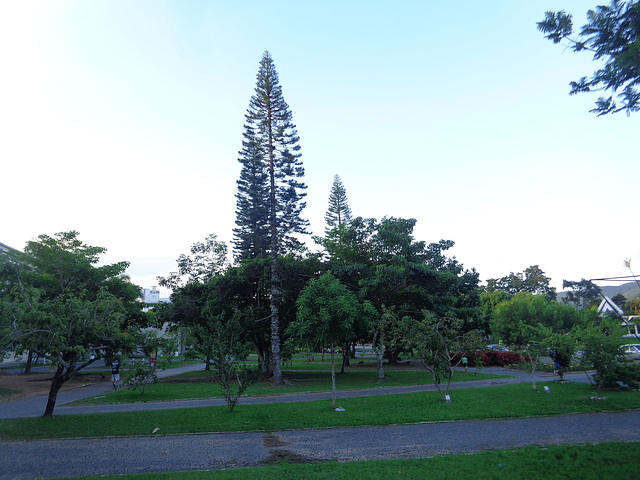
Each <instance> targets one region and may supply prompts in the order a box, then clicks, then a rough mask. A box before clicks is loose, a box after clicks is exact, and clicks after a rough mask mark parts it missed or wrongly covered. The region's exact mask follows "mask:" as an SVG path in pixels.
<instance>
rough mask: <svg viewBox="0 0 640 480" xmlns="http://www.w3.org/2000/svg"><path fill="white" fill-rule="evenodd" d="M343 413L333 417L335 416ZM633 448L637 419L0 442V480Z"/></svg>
mask: <svg viewBox="0 0 640 480" xmlns="http://www.w3.org/2000/svg"><path fill="white" fill-rule="evenodd" d="M342 414H347V415H348V412H343V413H336V415H342ZM607 441H633V442H638V441H640V413H639V412H637V411H631V412H616V413H592V414H578V415H562V416H557V417H545V418H529V419H518V420H488V421H465V422H443V423H425V424H413V425H391V426H383V427H378V426H376V427H350V428H349V427H347V428H328V429H319V430H289V431H274V432H240V433H217V434H200V435H166V436H145V437H122V438H81V439H68V440H41V441H32V442H0V452H2V454H1V455H0V479H18V478H33V477H40V476H43V477H73V476H82V475H117V474H124V473H145V472H164V471H183V470H212V469H222V468H237V467H251V466H260V465H264V464H267V463H270V462H272V461H277V460H279V459H284V458H289V459H295V460H298V461H308V462H312V461H323V460H339V461H352V460H377V459H390V458H420V457H429V456H433V455H444V454H450V453H472V452H479V451H484V450H496V449H505V448H520V447H523V446H527V445H541V446H544V445H559V444H566V443H598V442H607Z"/></svg>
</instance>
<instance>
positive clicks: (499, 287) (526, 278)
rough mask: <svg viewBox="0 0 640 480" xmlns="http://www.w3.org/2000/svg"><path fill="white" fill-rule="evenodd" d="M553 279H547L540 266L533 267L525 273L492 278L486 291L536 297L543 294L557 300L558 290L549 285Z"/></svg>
mask: <svg viewBox="0 0 640 480" xmlns="http://www.w3.org/2000/svg"><path fill="white" fill-rule="evenodd" d="M550 282H551V279H550V278H549V277H547V276H546V275H545V274H544V272H543V271H542V270H541V269H540V267H539V266H538V265H532V266H530V267H528V268H527V269H525V270H524V272H518V273H513V272H511V273H509V275H507V276H504V277H502V278H498V279H495V278H490V279H489V280H487V286H486V291H487V292H496V291H503V292H506V293H508V294H510V295H515V294H516V293H518V292H528V293H533V294H536V295H539V294H543V295H546V296H547V297H548V298H549V299H551V300H555V298H556V289H555V288H554V287H551V286H550V285H549V283H550Z"/></svg>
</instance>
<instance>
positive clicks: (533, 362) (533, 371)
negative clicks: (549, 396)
mask: <svg viewBox="0 0 640 480" xmlns="http://www.w3.org/2000/svg"><path fill="white" fill-rule="evenodd" d="M530 359H531V387H532V388H533V391H534V392H537V391H538V387H537V386H536V377H535V375H536V365H537V363H538V361H537V360H534V359H533V357H530Z"/></svg>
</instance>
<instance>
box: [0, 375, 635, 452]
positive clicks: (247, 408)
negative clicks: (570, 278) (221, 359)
mask: <svg viewBox="0 0 640 480" xmlns="http://www.w3.org/2000/svg"><path fill="white" fill-rule="evenodd" d="M549 385H550V387H551V390H552V393H551V394H546V393H540V392H533V391H532V389H531V385H530V384H518V385H505V386H495V387H488V388H474V389H461V390H455V391H451V392H450V393H451V398H452V402H451V403H448V404H447V403H444V402H442V401H441V399H440V395H439V394H438V393H437V392H424V393H411V394H401V395H379V396H373V397H360V398H344V399H339V400H338V404H339V406H341V407H344V408H345V409H346V412H335V411H333V409H332V408H331V402H330V401H329V400H322V401H313V402H301V403H276V404H267V405H242V404H240V405H238V406H237V407H236V409H235V410H234V411H233V413H227V411H226V407H204V408H189V409H179V410H157V411H140V412H131V413H109V414H91V415H61V416H54V417H52V418H41V417H40V418H25V419H17V420H3V421H0V439H2V440H20V439H26V440H29V439H39V438H64V437H102V436H113V435H149V434H151V432H152V431H153V430H154V429H155V428H159V429H160V433H161V434H172V433H198V432H227V431H250V430H283V429H297V428H326V427H342V426H356V425H389V424H406V423H416V422H435V421H453V420H472V419H488V418H508V417H512V418H518V417H529V416H536V415H559V414H565V413H573V412H597V411H610V410H622V409H635V408H640V393H638V392H633V391H619V392H608V393H607V396H608V400H606V401H592V400H589V397H591V396H592V395H593V392H592V390H591V386H590V385H587V384H581V383H567V384H556V383H549Z"/></svg>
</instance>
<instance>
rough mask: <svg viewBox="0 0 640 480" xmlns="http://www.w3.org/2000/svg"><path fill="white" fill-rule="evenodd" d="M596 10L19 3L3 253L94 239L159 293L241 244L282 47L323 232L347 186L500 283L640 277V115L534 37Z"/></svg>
mask: <svg viewBox="0 0 640 480" xmlns="http://www.w3.org/2000/svg"><path fill="white" fill-rule="evenodd" d="M600 3H602V2H600ZM595 4H596V3H593V2H591V1H572V0H545V1H538V0H536V1H527V2H516V1H513V0H510V1H507V0H505V1H484V2H478V1H471V0H467V1H459V2H435V1H397V2H382V1H351V2H349V1H331V2H328V1H324V2H308V1H289V2H282V1H271V2H264V1H243V2H232V1H226V2H222V1H124V0H109V1H95V0H94V1H81V0H77V1H65V0H57V1H56V2H48V1H44V0H43V1H18V0H5V1H4V2H2V3H0V61H1V62H2V70H3V74H2V75H1V76H0V127H1V128H0V158H2V165H3V169H2V179H3V182H2V189H1V190H0V201H1V204H2V205H3V228H2V229H0V241H1V242H3V243H6V244H8V245H11V246H13V247H16V248H22V247H23V246H24V244H25V242H26V241H28V240H29V239H31V238H34V237H36V236H37V235H39V234H41V233H47V234H53V233H55V232H58V231H64V230H70V229H75V230H78V231H80V233H81V238H82V239H83V240H84V241H85V242H87V243H90V244H93V245H99V246H104V247H106V248H107V249H108V250H109V254H108V257H107V260H108V261H119V260H128V261H130V262H131V268H130V270H129V273H130V275H131V276H132V278H133V280H134V282H136V283H137V284H139V285H141V286H144V287H149V286H151V285H155V283H156V282H155V277H156V276H157V275H166V274H167V273H168V272H169V271H171V270H172V269H175V259H176V258H177V257H178V256H179V255H180V254H181V253H187V252H188V249H189V247H190V246H191V244H192V243H194V242H197V241H202V240H203V239H204V238H205V237H206V235H208V234H209V233H216V234H217V235H218V236H219V237H220V238H221V239H222V240H226V241H230V240H231V238H232V228H233V227H234V220H235V198H234V194H235V192H236V183H235V182H236V180H237V178H238V175H239V171H240V166H239V164H238V162H237V156H238V155H237V152H238V150H239V149H240V147H241V142H242V129H243V121H244V114H245V111H246V108H247V106H248V103H249V99H250V97H251V95H252V94H253V88H254V86H255V75H256V73H257V70H258V63H259V61H260V58H261V56H262V52H263V51H264V50H269V51H270V52H271V54H272V56H273V58H274V60H275V63H276V68H277V70H278V73H279V76H280V82H281V84H282V87H283V93H284V97H285V100H286V101H287V103H288V104H289V105H290V107H291V110H292V112H293V118H294V122H295V123H296V125H297V127H298V132H299V134H300V145H301V146H302V153H303V157H302V159H303V162H304V166H305V168H306V172H307V176H306V183H307V184H308V186H309V188H308V196H307V204H308V207H307V210H306V212H305V214H306V217H307V218H309V219H310V221H311V229H312V230H313V232H314V233H315V234H321V233H322V232H323V230H324V214H325V211H326V208H327V198H328V194H329V190H330V188H331V183H332V179H333V176H334V175H335V174H336V173H337V174H339V175H340V176H341V178H342V181H343V183H344V185H345V187H346V189H347V194H348V197H349V202H350V205H351V208H352V210H353V212H354V214H355V215H361V216H365V217H376V218H381V217H383V216H398V217H415V218H416V219H417V220H418V224H417V228H416V230H415V236H416V238H417V239H420V240H425V241H427V242H437V241H438V240H440V239H442V238H444V239H451V240H453V241H454V242H456V246H455V247H454V249H452V250H451V252H450V253H451V254H452V255H455V256H456V257H457V258H458V260H459V261H460V262H462V263H463V264H464V265H465V267H467V268H472V267H475V268H476V269H477V270H478V271H479V272H480V275H481V278H482V279H483V280H486V279H487V278H492V277H494V278H495V277H500V276H503V275H506V274H508V273H509V272H511V271H514V272H516V271H522V270H524V269H525V268H527V267H528V266H530V265H534V264H538V265H540V267H541V268H542V269H543V270H544V271H545V272H547V275H549V276H550V277H551V278H552V280H553V284H554V285H555V286H560V285H561V283H562V280H563V279H565V278H566V279H571V280H579V279H580V278H583V277H584V278H595V277H604V276H616V275H625V274H627V273H628V271H626V270H625V269H624V267H623V264H622V261H623V259H624V258H625V257H630V258H632V259H633V260H634V262H632V266H634V265H636V267H637V268H636V269H637V270H639V271H640V238H639V237H640V226H639V225H638V222H637V209H638V200H637V195H636V190H637V185H638V178H639V174H640V161H639V160H640V158H639V157H640V156H639V154H638V147H637V145H638V122H639V120H640V116H638V115H636V116H632V117H630V118H627V117H626V116H625V115H624V114H618V115H617V116H609V117H603V118H596V117H595V116H594V115H593V114H590V113H589V112H588V110H589V109H590V108H592V106H593V102H594V100H595V97H596V95H595V94H594V95H581V96H577V97H569V95H568V91H569V87H568V83H569V82H570V81H571V80H577V79H578V78H579V77H581V76H583V75H589V74H590V73H592V72H593V70H594V69H595V68H596V66H597V65H596V64H595V63H593V62H592V61H591V57H590V56H589V55H588V54H585V55H576V54H573V53H571V52H570V51H569V50H568V49H565V48H563V47H562V46H558V45H553V44H552V43H551V42H549V41H546V40H544V39H543V37H542V35H541V34H540V33H539V32H538V31H537V29H536V25H535V22H536V21H538V20H541V19H542V18H543V16H544V12H545V11H546V10H559V9H565V10H566V11H568V12H571V13H573V14H574V18H575V20H576V23H577V24H578V25H581V24H582V23H583V21H584V19H585V12H586V10H587V9H588V8H592V7H593V6H594V5H595ZM309 244H310V245H311V244H312V241H311V239H309Z"/></svg>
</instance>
